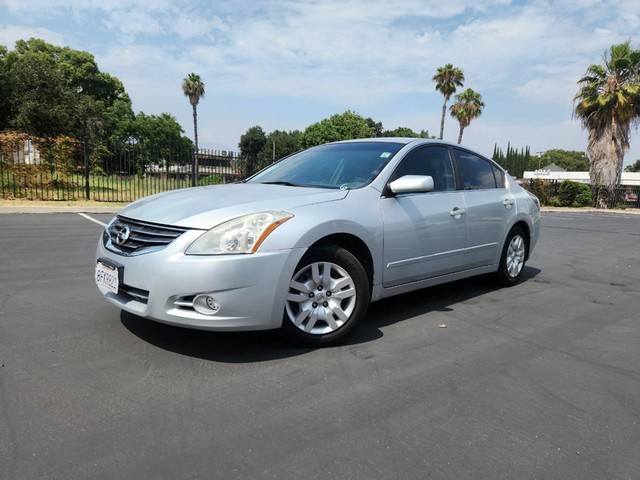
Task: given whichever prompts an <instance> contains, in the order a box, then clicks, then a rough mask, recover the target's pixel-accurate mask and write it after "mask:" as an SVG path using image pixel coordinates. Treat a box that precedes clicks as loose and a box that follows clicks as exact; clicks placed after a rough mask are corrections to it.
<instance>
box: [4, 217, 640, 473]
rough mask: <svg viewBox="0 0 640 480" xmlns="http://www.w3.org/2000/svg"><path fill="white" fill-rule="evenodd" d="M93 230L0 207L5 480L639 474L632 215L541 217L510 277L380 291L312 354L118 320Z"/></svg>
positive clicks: (264, 341) (638, 232) (639, 296)
mask: <svg viewBox="0 0 640 480" xmlns="http://www.w3.org/2000/svg"><path fill="white" fill-rule="evenodd" d="M91 216H92V217H93V218H94V219H97V220H98V221H102V222H106V221H107V220H108V218H109V217H110V216H109V215H104V214H91ZM100 232H101V227H100V225H98V224H96V223H94V222H92V221H90V220H89V219H87V218H85V217H82V216H80V215H78V214H75V213H66V214H50V215H31V214H22V215H13V214H12V215H0V365H1V367H0V478H2V479H11V480H18V479H65V480H69V479H87V478H91V479H133V478H136V479H147V478H149V479H171V480H179V479H195V478H221V479H222V478H224V479H233V478H242V479H256V478H284V479H289V478H291V479H299V478H303V477H304V478H311V479H315V478H317V479H326V478H340V479H389V478H398V479H408V478H411V479H413V478H416V479H418V478H419V479H424V478H430V479H456V480H459V479H562V480H571V479H575V480H586V479H608V480H612V479H629V480H631V479H637V478H638V475H639V473H638V472H640V320H639V317H640V313H639V312H640V216H632V215H624V214H622V215H613V214H607V213H545V214H544V215H543V227H542V237H541V240H540V242H539V244H538V246H537V250H536V251H535V252H534V254H533V256H532V258H531V259H530V261H529V263H528V266H527V269H526V272H525V281H524V282H523V283H521V284H519V285H517V286H515V287H513V288H511V289H497V288H495V287H494V286H493V285H492V284H490V283H489V282H488V281H487V279H486V278H482V277H481V278H477V279H471V280H465V281H461V282H457V283H454V284H451V285H447V286H442V287H436V288H431V289H426V290H423V291H420V292H415V293H412V294H408V295H403V296H400V297H396V298H393V299H389V300H385V301H382V302H379V303H376V304H373V305H372V306H371V308H370V311H369V314H368V318H367V321H366V322H365V323H364V324H362V325H361V326H360V327H359V329H358V330H357V331H356V333H355V335H353V336H352V337H350V338H349V340H348V342H347V343H346V344H344V345H342V346H339V347H335V348H329V349H319V350H308V349H301V348H296V347H292V346H290V345H288V344H286V343H284V342H283V341H281V340H280V339H279V338H278V336H277V335H275V334H274V333H272V332H256V333H235V334H220V333H211V332H200V331H192V330H186V329H180V328H175V327H170V326H166V325H161V324H157V323H154V322H149V321H146V320H143V319H140V318H137V317H135V316H133V315H130V314H125V313H121V312H120V311H118V310H117V309H116V308H115V307H113V306H112V305H110V304H108V303H107V302H106V301H105V300H103V299H102V298H101V296H100V295H99V293H98V291H97V289H96V287H95V286H94V284H93V279H92V277H93V253H94V248H95V244H96V241H97V238H98V237H99V235H100ZM443 324H444V325H446V326H447V328H440V327H439V325H443Z"/></svg>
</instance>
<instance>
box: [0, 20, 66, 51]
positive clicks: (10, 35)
mask: <svg viewBox="0 0 640 480" xmlns="http://www.w3.org/2000/svg"><path fill="white" fill-rule="evenodd" d="M31 37H35V38H41V39H43V40H45V41H47V42H49V43H51V44H54V45H66V43H65V42H66V40H65V37H64V35H63V34H61V33H59V32H54V31H52V30H49V29H46V28H39V27H36V28H33V27H26V26H17V25H9V26H6V27H0V45H4V46H5V47H7V48H9V49H13V47H14V45H15V43H16V40H28V39H29V38H31Z"/></svg>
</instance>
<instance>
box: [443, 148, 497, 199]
mask: <svg viewBox="0 0 640 480" xmlns="http://www.w3.org/2000/svg"><path fill="white" fill-rule="evenodd" d="M453 151H454V153H455V156H456V163H457V165H458V170H459V174H460V181H461V182H462V188H463V189H464V190H484V189H487V188H496V178H495V177H494V176H493V167H492V165H491V163H489V162H488V161H486V160H485V159H484V158H481V157H478V156H477V155H474V154H472V153H469V152H465V151H462V150H458V149H457V148H456V149H454V150H453Z"/></svg>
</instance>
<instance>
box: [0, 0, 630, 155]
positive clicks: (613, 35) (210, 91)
mask: <svg viewBox="0 0 640 480" xmlns="http://www.w3.org/2000/svg"><path fill="white" fill-rule="evenodd" d="M4 12H7V14H8V15H9V19H8V20H6V23H8V24H12V25H13V26H9V27H4V28H1V29H0V43H4V44H5V45H7V46H9V47H11V46H12V45H13V42H14V41H15V40H16V39H18V38H29V37H32V36H35V37H40V38H44V39H45V40H46V41H48V42H50V43H54V44H58V45H67V44H70V45H72V46H74V48H86V49H87V50H90V51H91V53H93V54H94V55H95V56H96V59H97V60H98V63H99V65H100V68H101V70H103V71H107V72H109V73H112V74H114V75H116V76H118V77H119V78H120V79H121V80H123V82H124V84H125V86H126V88H127V91H128V92H129V93H130V95H131V97H132V99H133V101H134V108H135V109H136V110H143V111H145V112H147V113H160V112H162V111H169V112H172V113H174V114H175V115H176V116H177V117H178V119H179V121H180V122H181V124H182V125H183V126H184V127H185V128H187V129H189V128H190V121H191V119H190V117H189V114H190V111H189V109H188V108H186V107H188V104H187V103H185V101H184V98H183V97H182V93H181V91H180V88H179V85H180V82H181V80H182V78H184V76H185V75H186V74H187V73H189V72H192V71H193V72H197V73H198V74H200V75H201V77H202V78H203V80H204V82H205V84H206V88H207V100H206V101H205V102H204V103H203V105H202V115H203V122H204V120H205V118H204V117H206V115H207V112H208V110H209V109H210V110H211V111H215V112H216V113H217V115H218V116H219V117H220V118H219V117H216V118H208V119H207V121H208V122H210V123H209V126H207V125H205V124H204V123H203V124H202V128H203V132H202V135H201V136H202V139H203V140H206V141H209V142H211V143H221V144H225V145H227V146H228V147H232V148H233V147H235V145H237V142H238V138H239V135H238V130H240V133H243V132H244V131H245V130H246V129H247V128H248V127H250V126H251V125H254V124H255V123H257V121H261V122H263V123H264V124H263V127H264V128H269V127H268V125H267V123H269V121H272V122H274V125H273V128H284V129H290V128H304V127H305V126H306V124H305V123H304V122H305V121H307V120H308V119H309V118H311V119H312V121H316V120H319V119H321V118H323V116H325V113H327V111H328V109H329V108H333V107H334V106H337V108H336V111H344V110H345V109H346V108H353V109H355V110H358V111H360V112H362V113H363V115H365V116H372V117H373V118H374V119H375V120H377V121H382V122H383V124H384V126H385V128H394V127H395V126H401V125H402V126H409V127H411V128H413V129H414V130H421V129H429V130H430V131H431V132H432V133H435V132H436V131H437V130H438V129H439V118H440V117H439V112H440V111H439V107H440V104H441V99H442V97H441V96H440V95H439V94H438V93H437V92H435V91H434V88H433V83H432V82H431V77H432V75H433V73H434V72H435V70H436V68H437V67H438V66H440V65H443V64H445V63H453V64H454V65H456V66H459V67H462V68H463V69H464V71H465V75H466V78H467V82H466V83H467V86H469V87H471V88H474V89H475V90H478V91H480V92H481V93H482V94H483V96H484V97H485V99H499V100H500V101H499V102H497V101H494V103H493V104H488V106H487V112H486V114H485V116H484V118H482V117H481V118H480V119H478V120H477V121H476V122H474V123H472V125H471V127H470V128H469V129H468V130H467V132H465V141H466V140H467V139H468V140H469V141H474V142H476V141H477V142H479V143H481V142H482V141H485V142H487V143H488V144H490V145H489V149H490V150H491V149H492V148H493V143H494V142H495V141H501V140H504V143H505V144H506V141H508V140H509V139H511V140H512V142H514V143H516V142H520V143H522V144H523V145H525V144H530V145H532V148H534V141H535V142H541V143H542V142H546V143H550V142H558V145H556V146H558V147H559V148H575V146H576V145H578V144H579V143H581V142H582V143H585V144H586V136H585V134H584V132H581V130H580V128H579V125H578V124H577V123H576V122H573V121H571V120H570V119H569V118H568V117H569V116H570V107H571V100H572V97H573V95H574V94H575V91H576V81H577V80H578V78H579V77H580V76H581V75H582V74H583V73H584V71H585V70H586V67H587V66H588V65H590V64H592V63H598V62H600V61H601V57H602V53H603V52H604V51H605V49H607V48H608V47H609V46H610V45H612V44H613V43H618V42H621V41H625V40H626V39H628V38H630V37H631V36H632V35H637V32H638V31H640V2H638V1H637V0H612V1H604V0H525V1H518V2H511V1H509V0H478V1H476V2H469V1H468V0H451V1H446V2H443V1H442V0H398V1H394V2H393V3H392V4H389V2H388V1H386V0H385V1H383V0H323V1H303V0H297V1H294V0H265V1H255V0H235V1H234V2H224V1H213V2H199V3H196V2H194V1H190V0H155V1H153V0H149V1H141V0H30V1H24V0H2V3H1V4H0V15H3V14H4ZM3 16H4V15H3ZM4 18H7V17H6V16H4ZM4 18H3V20H4ZM65 22H66V23H65ZM63 23H65V26H64V27H62V26H60V25H62V24H63ZM69 27H72V28H69ZM87 40H89V41H90V42H91V43H90V47H89V46H86V47H85V46H84V45H86V41H87ZM638 40H640V39H639V38H632V41H633V43H634V44H635V45H637V44H638ZM418 94H419V95H423V97H422V98H424V114H417V113H415V112H416V108H415V105H412V104H411V103H412V102H413V103H415V102H416V98H419V97H418ZM227 97H230V98H236V99H237V98H244V99H249V98H250V99H255V100H256V102H255V103H256V105H262V106H263V107H262V108H264V109H265V111H259V110H257V109H255V108H254V109H253V110H251V109H245V111H233V112H231V111H227V112H221V111H220V109H221V108H223V107H222V105H226V103H225V102H224V99H225V98H227ZM265 98H267V99H269V98H278V102H279V103H278V106H277V109H278V111H286V112H290V118H291V120H290V121H289V122H288V124H286V125H276V124H275V122H276V120H273V119H274V118H282V116H280V117H277V116H275V115H273V114H272V112H273V108H272V107H271V106H269V105H268V101H267V100H264V99H265ZM420 102H422V99H421V100H420ZM497 103H501V104H503V105H507V106H509V105H513V104H516V103H517V104H522V105H523V108H524V109H525V111H524V112H523V113H520V115H518V116H514V115H515V114H514V113H513V111H510V112H508V113H503V111H498V110H497V109H499V108H501V106H500V105H496V104H497ZM298 104H304V105H306V106H307V109H308V110H307V111H305V112H300V111H299V110H301V109H299V108H297V105H298ZM265 105H267V106H266V107H265ZM382 105H386V110H385V109H382V107H381V106H382ZM534 107H535V108H536V109H537V116H536V119H535V121H538V122H540V121H542V120H540V118H541V117H544V116H545V109H547V110H548V112H549V115H548V116H549V118H552V119H554V120H550V122H552V123H553V125H549V126H545V125H542V126H536V125H531V122H532V121H534V120H527V113H528V112H527V111H526V109H531V108H534ZM227 108H229V109H231V107H227ZM494 108H495V109H496V110H493V109H494ZM506 110H508V109H505V110H504V112H506ZM511 110H515V109H513V108H511ZM366 112H371V113H366ZM331 113H336V112H331V111H329V112H328V114H331ZM211 116H213V115H211ZM560 118H566V119H567V122H568V123H563V122H561V121H559V120H558V119H560ZM490 122H492V123H490ZM527 122H528V123H527ZM454 131H457V126H456V125H455V122H454V121H453V120H452V119H450V118H448V119H447V132H449V134H451V135H452V136H451V138H454V137H455V135H453V132H454ZM476 132H478V133H476ZM447 135H448V134H447ZM482 139H485V140H482ZM546 143H545V145H546ZM552 147H553V145H549V147H548V148H552ZM535 148H539V149H541V150H542V149H545V148H547V147H545V146H542V145H541V146H539V147H535ZM489 153H490V151H489Z"/></svg>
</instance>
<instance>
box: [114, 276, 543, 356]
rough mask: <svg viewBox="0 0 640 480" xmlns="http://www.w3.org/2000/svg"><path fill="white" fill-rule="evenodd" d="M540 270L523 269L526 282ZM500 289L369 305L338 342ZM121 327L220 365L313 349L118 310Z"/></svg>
mask: <svg viewBox="0 0 640 480" xmlns="http://www.w3.org/2000/svg"><path fill="white" fill-rule="evenodd" d="M539 273H540V270H539V269H537V268H532V267H525V270H524V271H523V273H522V275H523V278H522V281H524V282H526V281H528V280H530V279H532V278H534V277H536V276H537V275H538V274H539ZM498 288H499V287H497V286H495V284H494V283H493V282H492V281H491V280H490V279H488V278H487V277H486V276H480V277H474V278H470V279H466V280H460V281H457V282H453V283H448V284H444V285H439V286H436V287H430V288H427V289H422V290H418V291H415V292H411V293H406V294H403V295H398V296H396V297H391V298H388V299H385V300H381V301H379V302H376V303H373V304H372V305H371V307H370V308H369V312H368V314H367V317H366V318H365V319H364V320H363V321H362V323H360V325H358V326H357V328H356V329H355V330H354V331H353V332H352V333H351V334H350V335H349V336H348V337H347V338H346V339H345V340H344V341H343V342H341V343H340V344H339V346H338V347H340V346H351V345H358V344H364V343H369V342H373V341H375V340H378V339H380V338H381V337H382V336H383V332H382V329H383V328H384V327H386V326H387V325H391V324H395V323H398V322H401V321H403V320H407V319H410V318H413V317H416V316H419V315H425V314H428V313H429V312H434V311H439V312H447V311H452V310H453V308H452V305H456V304H457V303H460V302H464V301H467V300H469V299H472V298H474V297H478V296H480V295H484V294H486V293H488V292H491V291H494V290H496V289H498ZM120 321H121V323H122V325H123V326H124V327H125V328H126V329H127V330H129V331H130V332H131V333H133V334H134V335H136V336H137V337H138V338H140V339H142V340H144V341H145V342H148V343H150V344H152V345H155V346H156V347H158V348H161V349H163V350H167V351H171V352H174V353H179V354H181V355H185V356H189V357H195V358H201V359H204V360H211V361H216V362H225V363H252V362H262V361H268V360H275V359H284V358H290V357H295V356H298V355H304V354H306V353H309V352H312V351H313V350H314V349H312V348H303V347H298V346H295V345H291V344H290V343H287V342H286V341H285V340H283V339H282V338H280V336H279V335H278V333H277V331H273V330H266V331H257V332H209V331H203V330H193V329H188V328H181V327H175V326H172V325H166V324H163V323H158V322H154V321H150V320H147V319H145V318H142V317H138V316H137V315H134V314H131V313H128V312H125V311H122V312H121V314H120Z"/></svg>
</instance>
